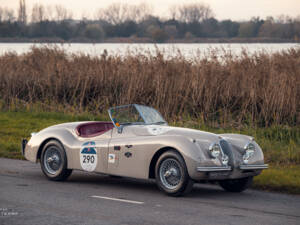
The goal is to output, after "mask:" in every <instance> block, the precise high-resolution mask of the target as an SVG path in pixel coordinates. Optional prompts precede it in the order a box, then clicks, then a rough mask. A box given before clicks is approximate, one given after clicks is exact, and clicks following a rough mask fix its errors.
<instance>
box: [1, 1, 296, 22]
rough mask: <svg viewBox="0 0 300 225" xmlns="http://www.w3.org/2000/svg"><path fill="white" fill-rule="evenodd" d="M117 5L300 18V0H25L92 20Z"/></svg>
mask: <svg viewBox="0 0 300 225" xmlns="http://www.w3.org/2000/svg"><path fill="white" fill-rule="evenodd" d="M113 2H118V3H128V4H138V3H141V2H146V3H148V4H150V5H152V7H153V9H154V14H156V15H159V16H165V15H167V13H168V9H169V7H170V6H171V5H174V4H183V3H194V2H203V3H207V4H209V5H210V6H211V8H212V9H213V11H214V12H215V15H216V18H218V19H228V18H230V19H234V20H247V19H250V18H251V17H252V16H260V17H261V18H265V17H266V16H270V15H271V16H278V15H281V14H285V15H289V16H291V17H296V16H298V15H300V0H199V1H197V0H127V1H124V0H123V1H120V0H26V3H27V6H28V9H31V7H32V5H33V4H34V3H42V4H44V5H55V4H60V5H64V6H65V7H66V8H68V9H70V10H71V11H73V13H74V15H75V17H77V18H80V17H81V16H82V15H83V14H84V15H90V17H92V16H93V15H94V13H95V11H96V9H98V8H103V7H106V6H107V5H109V4H111V3H113ZM18 3H19V0H0V5H1V7H9V8H14V9H17V7H18Z"/></svg>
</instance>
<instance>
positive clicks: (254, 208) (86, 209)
mask: <svg viewBox="0 0 300 225" xmlns="http://www.w3.org/2000/svg"><path fill="white" fill-rule="evenodd" d="M0 224H1V225H10V224H22V225H25V224H30V225H35V224H36V225H43V224H45V225H51V224H59V225H60V224H74V225H77V224H78V225H90V224H93V225H94V224H95V225H96V224H123V225H125V224H128V225H129V224H130V225H135V224H137V225H148V224H160V225H161V224H163V225H165V224H172V225H177V224H178V225H183V224H208V225H215V224H222V225H224V224H239V225H240V224H251V225H252V224H255V225H260V224H279V225H288V224H298V225H299V224H300V196H292V195H284V194H277V193H268V192H261V191H254V190H247V191H245V192H243V193H238V194H236V193H228V192H225V191H223V190H222V189H221V188H219V187H218V186H214V185H203V184H197V185H195V187H194V189H193V191H192V193H191V194H189V195H188V196H186V197H180V198H172V197H168V196H165V195H164V194H163V193H161V192H160V191H159V190H158V189H157V187H156V185H155V183H154V182H152V181H141V180H135V179H128V178H112V177H109V176H104V175H98V174H88V173H84V172H74V173H73V174H72V176H71V177H70V178H69V180H68V181H66V182H53V181H49V180H47V179H46V178H45V177H44V175H43V174H42V172H41V170H40V166H39V164H33V163H31V162H27V161H19V160H9V159H1V158H0Z"/></svg>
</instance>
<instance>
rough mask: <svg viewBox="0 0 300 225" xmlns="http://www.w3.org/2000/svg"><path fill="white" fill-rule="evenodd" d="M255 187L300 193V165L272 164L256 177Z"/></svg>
mask: <svg viewBox="0 0 300 225" xmlns="http://www.w3.org/2000/svg"><path fill="white" fill-rule="evenodd" d="M253 187H254V188H257V189H262V190H272V191H277V192H282V193H289V194H300V165H297V166H296V165H295V166H288V167H284V166H281V167H280V166H274V167H273V166H272V165H271V167H270V168H269V169H267V170H264V171H263V172H262V174H261V175H259V176H256V177H255V178H254V184H253Z"/></svg>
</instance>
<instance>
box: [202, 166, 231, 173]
mask: <svg viewBox="0 0 300 225" xmlns="http://www.w3.org/2000/svg"><path fill="white" fill-rule="evenodd" d="M230 170H231V166H214V167H197V171H198V172H214V171H230Z"/></svg>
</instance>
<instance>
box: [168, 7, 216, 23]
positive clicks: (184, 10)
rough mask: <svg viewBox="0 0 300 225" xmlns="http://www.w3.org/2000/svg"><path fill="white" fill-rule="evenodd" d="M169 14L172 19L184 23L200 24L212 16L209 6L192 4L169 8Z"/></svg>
mask: <svg viewBox="0 0 300 225" xmlns="http://www.w3.org/2000/svg"><path fill="white" fill-rule="evenodd" d="M170 14H171V16H173V17H174V19H177V20H179V21H182V22H185V23H193V22H201V21H203V20H206V19H209V18H212V17H213V16H214V13H213V11H212V9H211V8H210V6H209V5H206V4H202V3H192V4H186V5H182V6H178V7H177V8H171V9H170Z"/></svg>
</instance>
